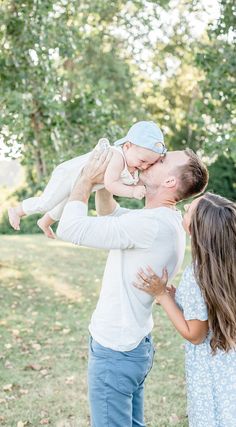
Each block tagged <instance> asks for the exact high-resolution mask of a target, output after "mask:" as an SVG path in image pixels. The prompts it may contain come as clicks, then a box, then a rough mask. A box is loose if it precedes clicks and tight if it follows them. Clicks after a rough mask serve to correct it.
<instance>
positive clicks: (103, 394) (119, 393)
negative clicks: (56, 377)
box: [88, 335, 154, 427]
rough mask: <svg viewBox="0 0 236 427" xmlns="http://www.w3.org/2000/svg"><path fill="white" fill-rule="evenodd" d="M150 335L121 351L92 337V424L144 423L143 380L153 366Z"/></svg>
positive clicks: (136, 426) (137, 426) (130, 426)
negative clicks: (129, 348)
mask: <svg viewBox="0 0 236 427" xmlns="http://www.w3.org/2000/svg"><path fill="white" fill-rule="evenodd" d="M153 356H154V347H153V344H152V338H151V336H150V335H148V336H146V337H145V338H143V339H142V341H141V342H140V344H139V345H138V347H136V348H135V349H134V350H131V351H126V352H120V351H114V350H111V349H109V348H106V347H103V346H102V345H100V344H98V343H97V342H96V341H95V340H94V339H93V338H92V337H91V338H90V350H89V366H88V383H89V401H90V410H91V424H92V427H145V424H144V380H145V378H146V376H147V374H148V372H149V371H150V369H151V368H152V363H153Z"/></svg>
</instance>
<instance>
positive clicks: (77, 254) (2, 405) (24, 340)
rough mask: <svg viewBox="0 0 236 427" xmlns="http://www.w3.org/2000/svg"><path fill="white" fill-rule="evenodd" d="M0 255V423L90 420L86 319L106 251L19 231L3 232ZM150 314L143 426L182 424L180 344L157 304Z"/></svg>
mask: <svg viewBox="0 0 236 427" xmlns="http://www.w3.org/2000/svg"><path fill="white" fill-rule="evenodd" d="M0 254H1V257H0V282H1V283H0V286H1V293H0V300H1V320H0V340H1V341H0V342H1V349H0V425H2V426H6V427H10V426H14V427H16V426H17V423H19V425H18V427H19V426H20V427H22V426H35V427H38V426H40V425H47V424H48V425H51V426H55V427H87V426H89V425H90V424H89V412H88V403H87V381H86V368H87V340H88V324H89V320H90V316H91V314H92V311H93V309H94V308H95V305H96V301H97V296H98V293H99V289H100V285H101V277H102V273H103V268H104V264H105V260H106V255H107V254H106V252H105V251H97V250H93V249H86V248H76V247H74V246H72V245H69V244H66V243H63V242H58V241H56V242H55V241H50V240H47V239H46V238H44V237H43V236H38V235H37V236H35V235H32V236H27V235H24V236H4V237H1V242H0ZM188 258H189V250H188V251H187V255H186V258H185V264H186V262H188ZM175 282H176V283H177V282H178V277H177V278H176V281H175ZM154 318H155V328H154V334H153V335H154V339H155V342H156V347H157V352H156V356H155V363H154V367H153V369H152V371H151V373H150V375H149V377H148V379H147V382H146V400H145V402H146V403H145V405H146V421H147V426H148V427H167V426H172V425H175V426H181V427H186V426H187V420H186V411H185V406H186V402H185V389H184V368H183V356H184V354H183V342H182V340H181V338H180V337H179V336H178V335H177V333H176V332H175V330H174V329H173V327H172V326H171V324H170V322H169V321H168V320H167V319H166V316H165V315H164V313H163V312H162V310H161V308H160V307H154ZM20 422H21V423H22V424H20ZM124 427H125V426H124Z"/></svg>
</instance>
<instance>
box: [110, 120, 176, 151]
mask: <svg viewBox="0 0 236 427" xmlns="http://www.w3.org/2000/svg"><path fill="white" fill-rule="evenodd" d="M128 141H129V142H131V143H132V144H135V145H138V146H139V147H143V148H147V149H148V150H151V151H154V152H155V153H158V154H162V155H164V154H165V153H166V152H167V148H166V146H165V143H164V136H163V133H162V131H161V129H160V128H159V127H158V126H157V125H156V123H154V122H149V121H141V122H137V123H135V124H134V125H133V126H131V128H130V129H129V131H128V133H127V135H126V136H125V137H124V138H121V139H118V141H116V142H115V143H114V145H122V144H124V143H125V142H128Z"/></svg>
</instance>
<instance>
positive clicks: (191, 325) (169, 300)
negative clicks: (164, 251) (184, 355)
mask: <svg viewBox="0 0 236 427" xmlns="http://www.w3.org/2000/svg"><path fill="white" fill-rule="evenodd" d="M167 281H168V274H167V271H166V269H164V270H163V274H162V276H161V277H158V276H157V275H156V274H155V272H154V271H153V270H152V269H151V268H150V267H148V273H147V274H146V273H145V272H144V271H143V270H140V272H139V273H138V278H137V282H136V283H135V284H134V286H135V287H137V288H138V289H140V290H142V291H144V292H146V293H148V294H149V295H152V296H153V297H155V299H156V303H157V304H160V305H161V306H162V307H163V309H164V310H165V312H166V314H167V316H168V317H169V319H170V320H171V322H172V323H173V325H174V327H175V328H176V330H177V331H178V332H179V334H180V335H182V337H183V338H185V339H186V340H188V341H190V342H191V343H192V344H195V345H196V344H201V343H202V342H203V341H204V339H205V338H206V336H207V333H208V321H207V320H205V321H201V320H198V319H193V320H186V319H185V318H184V315H183V312H182V311H181V310H180V308H179V307H178V305H177V304H176V302H175V300H174V298H173V295H172V296H171V294H170V293H169V292H168V289H167V287H166V285H167Z"/></svg>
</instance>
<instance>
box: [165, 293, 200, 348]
mask: <svg viewBox="0 0 236 427" xmlns="http://www.w3.org/2000/svg"><path fill="white" fill-rule="evenodd" d="M158 302H159V304H160V305H161V306H162V307H163V309H164V310H165V312H166V314H167V316H168V317H169V319H170V321H171V322H172V323H173V325H174V327H175V328H176V330H177V331H178V332H179V333H180V335H182V337H183V338H185V339H186V340H188V341H190V342H191V343H192V344H201V343H202V342H203V341H204V340H205V338H206V336H207V332H208V321H207V320H204V321H201V320H197V319H194V320H185V318H184V315H183V312H182V311H181V310H180V309H179V307H178V306H177V304H176V302H175V301H174V299H173V298H171V296H170V295H169V294H168V293H165V294H164V295H161V296H160V297H159V298H158Z"/></svg>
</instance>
